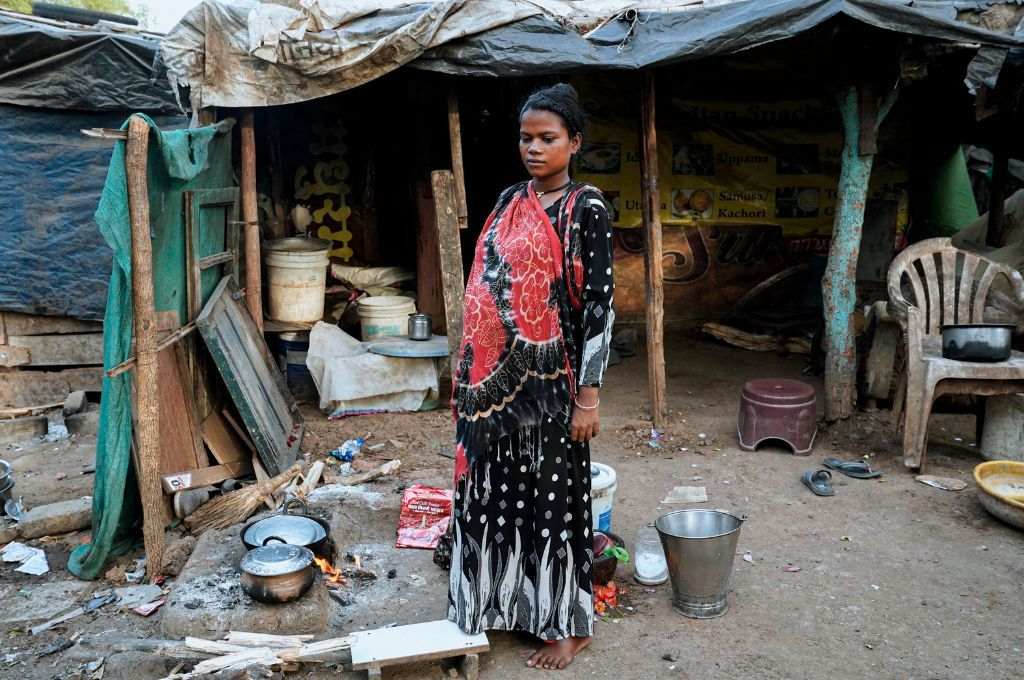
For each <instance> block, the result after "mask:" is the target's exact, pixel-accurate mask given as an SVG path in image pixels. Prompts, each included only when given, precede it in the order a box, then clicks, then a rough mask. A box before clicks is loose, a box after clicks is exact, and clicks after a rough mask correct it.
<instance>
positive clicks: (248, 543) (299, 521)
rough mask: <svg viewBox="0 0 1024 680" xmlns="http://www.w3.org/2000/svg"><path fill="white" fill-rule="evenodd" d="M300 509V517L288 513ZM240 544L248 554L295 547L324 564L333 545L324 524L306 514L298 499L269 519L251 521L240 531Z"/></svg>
mask: <svg viewBox="0 0 1024 680" xmlns="http://www.w3.org/2000/svg"><path fill="white" fill-rule="evenodd" d="M295 505H299V506H301V508H302V510H303V512H302V513H293V512H291V508H292V506H295ZM242 543H243V544H244V545H245V547H246V549H248V550H255V549H256V548H260V547H263V546H269V545H281V544H286V545H295V546H299V547H303V548H309V549H310V550H311V551H312V552H313V554H314V555H316V556H317V557H321V558H323V559H325V560H327V561H328V562H332V561H333V560H334V543H333V542H332V541H331V538H330V527H329V526H328V524H327V522H325V521H323V520H322V519H319V518H317V517H313V516H312V515H310V514H309V508H308V507H306V504H305V503H303V502H302V501H301V500H300V499H298V498H292V499H291V500H289V501H288V502H286V503H285V504H284V509H283V510H282V511H281V512H280V513H278V514H276V515H270V516H269V517H261V518H259V519H255V520H253V521H251V522H249V523H248V524H246V525H245V527H244V528H243V529H242Z"/></svg>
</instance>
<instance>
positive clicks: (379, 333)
mask: <svg viewBox="0 0 1024 680" xmlns="http://www.w3.org/2000/svg"><path fill="white" fill-rule="evenodd" d="M415 313H416V303H415V302H414V301H413V300H412V298H407V297H404V296H401V295H381V296H377V297H364V298H362V299H360V300H359V324H360V325H361V326H362V329H363V340H364V341H366V340H373V339H374V338H381V337H385V336H388V335H405V334H406V333H408V331H409V315H410V314H415Z"/></svg>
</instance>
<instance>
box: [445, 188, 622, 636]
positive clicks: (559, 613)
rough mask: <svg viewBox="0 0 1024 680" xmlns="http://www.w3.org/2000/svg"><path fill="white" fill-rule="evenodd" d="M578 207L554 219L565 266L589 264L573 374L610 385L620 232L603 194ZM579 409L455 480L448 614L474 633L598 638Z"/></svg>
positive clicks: (494, 450) (511, 439)
mask: <svg viewBox="0 0 1024 680" xmlns="http://www.w3.org/2000/svg"><path fill="white" fill-rule="evenodd" d="M521 190H522V185H517V186H515V187H512V188H510V189H509V190H508V191H506V193H505V195H503V197H502V199H501V200H505V199H506V197H507V195H508V194H509V193H510V192H514V191H521ZM499 205H500V201H499ZM574 208H575V209H573V210H572V214H571V215H570V214H567V212H568V211H566V210H564V209H563V206H562V200H561V199H560V200H559V201H558V202H556V203H555V204H554V205H552V206H551V207H550V208H548V209H547V210H546V212H547V214H548V216H549V218H550V219H551V221H552V224H554V225H555V228H556V232H557V234H558V236H559V237H560V238H561V239H562V240H563V246H564V250H565V252H566V253H567V261H568V260H570V259H571V257H572V256H573V255H575V256H576V257H577V259H582V262H583V281H582V283H583V285H582V286H581V288H582V291H583V294H582V302H583V304H582V308H581V309H579V310H578V311H572V310H571V309H569V308H568V307H567V306H564V305H563V310H562V312H563V320H564V324H563V325H564V326H565V330H566V332H565V337H566V340H567V346H568V348H569V352H570V359H571V361H572V362H573V365H574V375H575V376H577V383H578V384H579V385H580V386H600V384H601V382H602V380H603V377H604V372H605V368H606V367H607V364H608V351H609V346H610V341H611V332H612V325H613V323H614V313H613V311H612V294H613V290H614V285H613V282H612V227H611V221H610V219H609V215H608V210H607V206H606V204H605V202H604V200H603V198H602V197H601V195H600V193H599V192H597V190H590V191H588V192H586V193H584V194H583V195H582V196H581V197H580V199H578V200H577V201H576V202H575V205H574ZM562 297H563V298H564V297H565V296H562ZM571 412H572V409H571V405H570V404H565V405H564V408H560V409H559V410H558V412H556V413H549V414H546V415H544V416H543V417H542V418H541V422H540V423H538V424H536V425H531V426H528V427H523V428H520V429H519V430H517V431H515V432H513V433H512V434H510V435H508V436H504V437H501V438H500V439H498V440H497V441H495V442H491V443H490V444H489V445H488V447H487V450H486V451H485V452H484V453H482V454H481V455H479V456H477V457H476V459H475V460H474V462H473V464H472V466H471V467H470V470H469V473H468V475H466V476H465V477H463V478H462V479H461V480H459V481H458V482H457V483H456V487H455V513H454V514H455V525H454V545H453V549H452V566H451V577H450V587H449V593H448V603H449V607H448V618H449V619H450V620H452V621H454V622H455V623H457V624H458V625H459V626H460V627H461V628H462V629H463V630H464V631H466V632H467V633H471V634H475V633H479V632H481V631H482V630H518V631H525V632H528V633H531V634H533V635H535V636H537V637H539V638H540V639H542V640H559V639H563V638H567V637H586V636H590V635H592V634H593V629H594V609H593V598H592V594H593V584H592V574H591V567H592V564H593V559H594V553H593V531H592V526H593V518H592V516H591V499H590V480H591V471H590V446H589V444H585V443H583V444H580V443H574V442H572V441H571V440H570V437H569V422H570V414H571Z"/></svg>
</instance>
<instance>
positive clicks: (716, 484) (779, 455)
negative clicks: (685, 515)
mask: <svg viewBox="0 0 1024 680" xmlns="http://www.w3.org/2000/svg"><path fill="white" fill-rule="evenodd" d="M804 365H805V362H804V360H803V359H802V358H800V357H785V358H783V357H777V356H775V355H772V354H756V353H751V352H745V351H741V350H736V349H731V348H726V347H723V346H720V345H715V344H711V343H708V342H704V341H700V340H696V339H693V338H679V339H677V340H676V342H675V343H674V344H673V345H672V346H670V348H669V352H668V360H667V366H668V368H667V373H668V388H669V389H668V392H669V400H670V407H671V411H672V424H671V427H670V428H669V429H668V430H667V431H666V432H665V433H664V437H663V438H662V439H661V440H660V447H659V448H652V447H651V446H650V445H649V441H650V426H649V424H648V423H647V421H646V417H647V407H646V402H647V393H646V368H645V366H646V364H645V362H644V359H643V357H642V356H641V357H634V358H630V359H626V360H625V362H624V363H622V364H621V365H619V366H616V367H613V368H612V369H610V371H609V374H608V380H607V384H606V386H605V389H604V390H603V395H602V400H603V406H602V425H603V432H602V434H601V436H600V437H599V438H598V439H597V440H595V442H594V445H593V457H594V459H595V460H597V461H600V462H603V463H607V464H609V465H611V466H613V467H614V468H615V469H616V470H617V472H618V493H617V495H616V505H615V509H614V514H613V530H614V531H615V532H616V533H618V534H620V535H621V536H623V537H624V538H625V539H626V540H627V542H628V543H629V544H630V546H632V539H633V537H634V536H635V534H636V532H637V530H638V529H639V528H640V527H642V526H644V525H646V524H647V523H648V522H651V521H653V520H654V519H655V518H656V517H657V516H658V515H659V514H660V513H662V512H665V511H667V510H669V509H675V508H676V507H685V506H671V507H667V506H663V505H660V504H659V502H658V501H659V500H660V499H661V498H663V497H664V495H665V494H666V493H667V492H668V491H669V490H670V489H671V488H672V487H673V486H677V485H689V486H705V487H706V489H707V494H708V497H709V501H708V503H706V504H702V505H701V506H700V507H708V508H724V509H728V510H730V511H733V512H736V513H742V514H746V515H748V516H749V520H748V521H747V522H746V524H745V525H744V527H743V529H742V531H741V534H740V538H739V546H738V553H739V554H743V553H744V552H746V551H749V552H750V553H751V555H752V556H753V562H752V563H750V562H747V561H744V560H742V559H739V558H737V560H736V563H735V568H734V573H733V580H732V592H731V594H730V603H731V606H730V609H729V611H728V613H727V614H726V615H725V616H723V617H721V618H718V619H714V620H704V621H696V620H691V619H687V618H684V617H682V616H680V615H678V614H676V613H675V612H674V611H673V610H672V607H671V589H670V587H669V586H668V585H667V584H666V585H663V586H659V587H656V588H645V587H642V586H638V585H636V584H634V583H633V582H632V580H631V579H630V575H631V572H630V570H629V568H628V567H620V569H619V573H618V578H617V580H618V581H619V583H620V584H622V585H624V586H625V587H626V588H627V591H628V592H627V594H626V596H625V597H624V601H625V606H622V607H620V608H619V609H618V610H616V611H615V612H614V613H613V614H612V615H610V616H608V617H606V618H605V619H602V620H600V621H599V622H598V624H597V632H596V638H595V640H594V643H593V645H592V646H591V647H590V648H589V649H588V650H586V651H585V652H584V653H583V654H582V655H581V656H580V657H579V658H578V659H577V661H576V662H575V663H574V664H573V666H571V668H570V670H568V671H565V672H564V673H563V677H572V678H645V679H646V678H692V679H693V680H697V678H701V679H704V678H749V679H769V678H780V679H781V678H786V679H789V678H823V677H832V678H864V677H881V678H905V679H922V680H939V679H942V680H945V679H954V678H992V679H995V678H1010V677H1019V670H1020V659H1021V658H1022V654H1021V650H1022V648H1024V629H1022V627H1021V625H1020V624H1021V587H1022V586H1021V584H1022V583H1024V534H1022V533H1021V532H1019V531H1017V530H1015V529H1013V528H1010V527H1007V526H1005V525H1002V524H1000V523H999V522H998V521H996V520H995V519H993V518H992V517H990V516H989V515H988V514H987V513H986V512H985V511H984V510H983V509H982V507H981V506H980V504H979V503H978V501H977V499H976V497H975V490H974V483H973V481H972V479H971V469H972V468H973V466H974V465H976V464H977V463H978V462H980V460H981V458H980V457H979V455H978V454H977V452H976V451H975V450H974V449H973V448H972V447H971V444H972V443H973V437H974V435H973V433H974V423H973V419H970V418H965V417H963V416H944V415H938V416H935V417H934V418H933V419H932V423H931V428H930V437H931V439H930V448H929V454H928V470H927V472H928V473H929V474H934V475H941V476H948V477H955V478H958V479H962V480H964V481H965V482H967V483H968V488H967V489H966V490H964V491H960V492H947V491H942V490H939V489H934V488H931V487H928V486H925V485H923V484H920V483H918V482H916V481H915V480H914V476H913V474H911V473H910V472H909V471H907V470H906V469H904V468H903V465H902V462H901V458H900V442H899V439H898V433H897V432H896V430H895V428H894V427H893V426H892V425H891V423H890V422H889V413H888V412H877V413H859V414H857V415H856V416H855V417H854V418H853V419H851V420H850V421H847V422H845V423H842V424H840V425H838V426H835V427H833V428H830V429H822V430H820V431H819V435H818V439H817V441H816V444H815V449H814V452H813V454H812V456H810V457H796V456H793V455H791V454H789V453H788V452H786V451H783V450H781V449H767V450H761V451H758V452H755V453H746V452H742V451H740V450H739V449H738V447H737V445H736V434H735V431H736V410H737V404H738V398H739V393H740V388H741V386H742V384H743V382H744V381H746V380H748V379H750V378H754V377H765V376H786V377H795V378H803V379H806V380H809V381H810V382H813V383H815V384H816V386H817V387H818V388H819V390H820V388H821V384H820V381H819V380H817V379H815V378H807V377H806V376H803V375H802V369H803V368H804ZM306 415H307V417H308V419H309V427H308V435H307V437H306V439H305V441H304V445H303V449H304V450H305V451H308V452H310V453H313V454H319V453H323V452H326V451H327V450H329V449H331V448H333V447H335V446H338V445H339V444H340V443H341V442H342V441H344V440H345V439H348V438H351V437H355V436H364V437H365V436H367V435H369V437H368V440H367V446H368V447H371V448H370V449H369V450H366V452H365V458H366V461H367V462H373V463H379V462H383V461H385V460H390V459H392V458H395V457H398V458H401V459H402V473H401V476H400V478H399V479H398V480H394V479H392V480H388V481H387V482H384V483H382V484H379V485H376V486H375V490H378V491H383V492H385V493H396V492H397V491H398V490H399V489H400V486H401V485H402V484H409V483H413V482H426V483H431V484H445V483H446V482H447V481H448V479H449V478H450V474H451V472H450V471H451V465H452V461H451V460H450V458H449V457H448V456H450V455H451V442H450V440H451V433H452V424H451V420H450V417H449V415H448V414H447V413H446V412H433V413H425V414H410V415H386V416H364V417H360V418H352V419H346V420H341V421H337V422H328V421H326V420H325V419H324V418H323V417H322V416H320V415H319V414H317V413H316V412H315V411H313V410H310V409H307V410H306ZM701 435H703V438H702V437H701ZM702 442H703V443H702ZM89 444H90V442H89V441H88V440H87V439H86V440H78V441H74V442H70V443H66V444H62V445H60V446H56V448H51V449H47V450H45V451H44V450H43V449H42V448H40V450H39V451H34V450H33V451H31V452H28V450H23V451H21V452H13V453H12V452H7V453H6V454H5V455H7V456H9V459H12V458H13V460H12V463H13V464H14V466H15V472H16V474H23V475H26V476H27V479H28V480H33V482H32V483H33V484H35V483H38V480H50V481H51V484H50V486H52V487H53V488H51V489H49V490H47V489H46V488H44V487H47V485H45V484H40V485H39V487H38V489H37V491H36V492H35V493H37V494H39V497H45V498H46V499H47V500H57V499H58V498H56V497H55V496H59V495H60V493H64V492H67V497H73V496H75V495H81V494H82V493H84V492H87V489H85V490H83V487H82V480H83V479H91V477H89V476H82V475H79V474H77V472H78V471H80V469H81V466H82V465H85V464H87V463H89V462H90V461H91V459H92V454H93V452H92V450H91V449H90V448H89ZM381 444H383V446H379V445H381ZM45 446H50V447H54V445H45ZM372 447H377V448H372ZM826 456H837V457H841V458H853V457H860V456H870V460H871V463H872V465H873V466H875V467H876V468H877V469H880V470H882V471H883V472H884V473H885V474H884V476H883V477H882V478H881V479H880V480H854V479H848V478H845V477H841V476H837V478H836V479H835V480H834V481H835V486H836V495H835V496H834V497H831V498H819V497H815V496H813V495H811V494H810V493H809V492H808V491H807V490H806V489H805V488H804V487H803V486H802V485H801V484H800V481H799V477H800V473H801V472H802V471H803V470H806V469H809V468H813V467H816V466H820V462H821V460H822V459H823V458H824V457H826ZM54 465H57V466H58V467H51V466H54ZM49 470H61V471H64V473H65V477H64V478H62V479H60V480H57V479H55V478H54V477H55V476H51V475H50V473H49V472H48V471H49ZM29 475H30V476H29ZM697 478H699V479H697ZM28 487H29V482H28V481H26V483H25V488H28ZM22 491H23V493H24V495H25V496H26V502H27V503H29V502H35V500H34V498H31V497H30V496H29V494H28V492H27V491H25V490H24V489H22ZM81 540H84V537H83V536H81V535H77V536H75V535H73V536H71V537H68V538H66V539H63V540H60V541H52V542H50V543H47V544H45V547H46V548H47V553H48V556H51V555H52V557H51V566H52V567H54V571H53V573H51V574H49V575H47V576H45V577H41V578H37V577H30V576H25V575H22V574H16V573H14V571H13V568H12V567H11V566H10V565H0V598H3V601H4V603H5V604H4V610H5V611H11V608H12V607H14V608H16V607H17V606H18V605H17V603H18V602H20V601H21V599H20V598H26V599H27V596H26V591H29V590H31V589H32V588H33V587H34V586H35V585H36V584H38V583H40V582H47V583H57V582H63V581H67V580H69V579H70V577H69V575H68V574H67V573H66V572H65V571H64V570H63V568H62V567H63V565H62V564H61V563H60V559H61V555H62V554H63V555H64V559H65V560H66V550H67V549H68V548H70V547H71V546H73V545H74V544H75V543H76V542H79V541H81ZM380 540H381V541H385V542H386V541H388V540H390V538H389V537H387V536H382V537H381V538H380ZM129 559H130V556H128V557H125V558H122V561H121V563H122V564H126V563H127V561H128V560H129ZM421 561H422V562H424V563H428V562H429V560H428V558H427V556H426V555H424V556H423V559H422V560H421ZM786 565H795V566H798V567H799V568H800V569H799V571H795V572H793V571H785V570H784V569H783V567H785V566H786ZM428 568H432V569H434V570H437V568H436V567H433V565H429V564H427V566H424V567H423V569H428ZM119 585H120V584H119ZM109 586H110V584H108V583H105V582H103V581H100V582H97V583H95V584H89V586H88V587H89V588H92V589H99V588H103V587H109ZM415 592H416V597H417V598H418V599H419V602H417V603H416V604H417V605H418V606H416V607H414V608H409V612H408V614H407V616H408V617H410V618H409V620H398V621H396V622H397V623H413V622H415V621H417V620H423V617H428V618H442V617H443V616H444V613H445V590H444V579H443V578H442V577H433V578H431V579H430V580H429V582H428V584H427V585H426V586H423V587H422V588H419V589H418V590H416V591H415ZM78 599H81V596H78ZM159 616H160V613H159V612H157V613H156V614H154V615H153V616H152V617H150V618H142V617H139V616H138V615H135V614H132V613H115V612H108V611H105V610H101V611H100V612H99V613H98V614H93V615H89V616H86V617H80V618H79V619H76V620H75V621H74V622H70V623H69V624H68V625H67V626H65V627H64V628H63V629H58V630H56V631H51V632H49V633H46V634H44V635H41V636H39V638H38V639H37V638H32V637H31V636H29V635H27V634H26V633H25V632H24V629H25V628H26V626H25V625H21V624H10V623H7V622H6V621H3V622H0V635H3V639H4V640H5V643H4V648H3V649H2V650H0V678H21V679H26V680H27V679H28V678H51V677H71V676H73V674H74V672H75V671H76V669H78V668H79V667H80V665H81V664H82V663H84V662H85V661H87V660H89V659H95V658H99V657H101V656H105V657H106V659H107V672H106V675H105V677H107V678H117V677H124V678H143V677H147V678H148V677H160V676H161V675H162V674H164V673H166V671H167V670H169V669H170V668H171V667H172V666H173V665H174V663H173V662H172V661H171V660H169V659H164V658H160V657H155V656H153V655H147V654H141V653H139V652H121V653H114V654H111V653H110V652H109V651H106V652H105V651H104V650H103V649H101V648H98V647H88V646H86V645H83V644H81V643H79V644H78V645H76V646H74V647H71V648H70V649H68V650H66V651H64V652H59V653H55V654H52V655H49V656H45V657H43V658H39V659H37V658H36V655H37V654H38V653H39V652H40V651H42V650H43V649H44V648H45V647H46V646H47V645H51V644H53V643H54V641H56V640H58V639H59V638H60V637H61V636H64V637H69V636H72V635H73V634H74V633H76V632H82V633H84V634H85V635H86V637H88V636H89V635H94V634H98V633H102V632H108V633H109V632H111V631H113V632H115V633H116V632H118V631H126V632H130V633H131V634H133V635H142V636H147V635H150V636H156V635H157V632H156V630H157V623H158V620H159ZM341 620H343V621H344V622H345V623H344V626H345V627H342V628H339V629H338V630H332V631H331V633H332V634H343V633H345V632H348V631H349V630H354V629H358V628H362V627H364V626H372V625H379V624H374V623H373V622H372V621H369V620H368V621H362V622H361V621H357V620H349V619H341ZM490 639H491V645H492V649H491V652H490V653H488V654H486V655H484V656H483V657H482V659H481V661H482V663H481V671H482V672H481V677H483V678H494V679H496V680H497V679H501V680H506V679H507V680H519V679H520V678H524V679H525V678H533V677H535V676H536V675H537V673H543V672H544V671H538V670H533V669H527V668H525V666H524V665H523V662H524V654H526V653H527V652H528V651H529V650H530V649H531V645H530V644H529V643H528V642H527V641H524V640H523V639H521V638H519V637H517V636H514V635H510V634H504V633H497V634H491V635H490ZM5 655H6V656H5ZM385 675H386V677H389V678H394V679H395V680H410V679H412V678H441V677H444V676H443V671H442V670H441V668H440V666H432V665H422V664H421V665H417V666H413V667H399V668H396V669H394V670H391V669H388V670H386V671H385ZM295 677H309V678H321V677H322V678H327V677H345V678H348V677H351V678H356V677H359V676H358V675H357V674H346V673H338V672H337V671H335V670H332V669H317V668H315V667H308V668H307V670H304V671H303V672H302V673H301V674H300V675H298V676H295Z"/></svg>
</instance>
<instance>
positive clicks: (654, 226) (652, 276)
mask: <svg viewBox="0 0 1024 680" xmlns="http://www.w3.org/2000/svg"><path fill="white" fill-rule="evenodd" d="M655 102H656V98H655V89H654V73H652V72H651V71H647V72H646V73H645V74H644V87H643V92H642V94H641V95H640V114H641V121H640V122H641V125H640V155H641V164H640V176H641V184H640V193H641V199H642V208H643V228H644V272H645V274H646V279H645V281H646V286H645V288H646V292H647V296H646V299H647V313H646V319H647V382H648V389H649V390H650V394H651V419H652V420H653V421H654V426H655V427H664V425H665V421H666V419H667V417H668V409H667V405H666V400H665V292H664V289H663V284H664V280H665V277H664V272H663V268H662V248H661V202H660V197H659V194H658V138H657V132H656V125H655V123H656V121H655V110H654V109H655Z"/></svg>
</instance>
